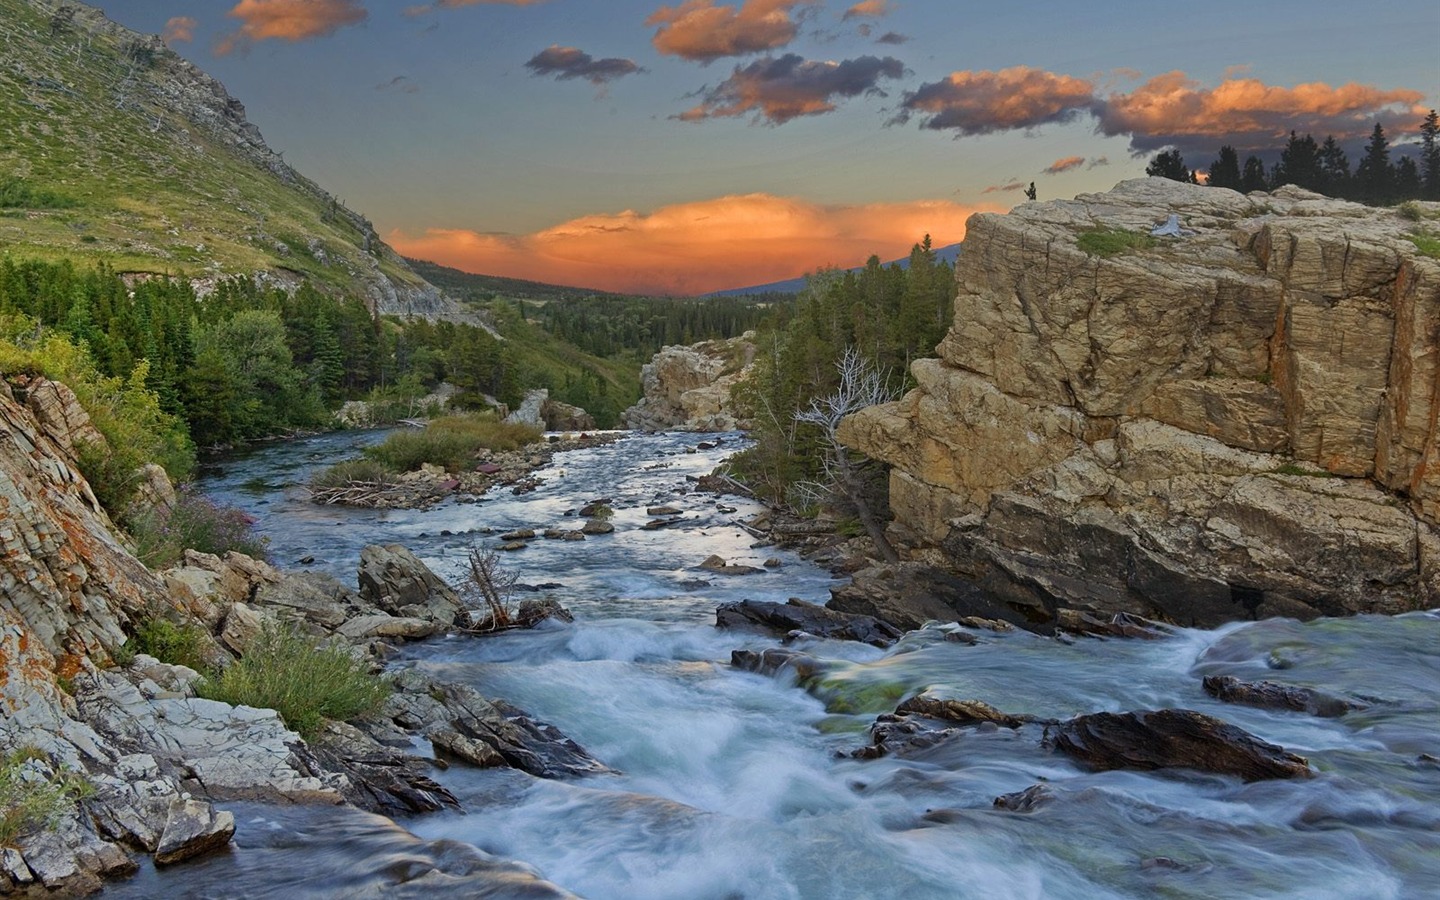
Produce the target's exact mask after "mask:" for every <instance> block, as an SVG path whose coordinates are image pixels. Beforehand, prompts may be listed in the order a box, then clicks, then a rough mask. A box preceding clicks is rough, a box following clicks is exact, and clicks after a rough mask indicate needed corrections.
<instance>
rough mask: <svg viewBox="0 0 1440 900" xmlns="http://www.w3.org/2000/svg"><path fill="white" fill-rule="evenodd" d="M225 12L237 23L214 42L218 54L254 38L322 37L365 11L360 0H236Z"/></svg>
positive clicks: (293, 39) (363, 16)
mask: <svg viewBox="0 0 1440 900" xmlns="http://www.w3.org/2000/svg"><path fill="white" fill-rule="evenodd" d="M226 15H228V16H229V17H230V18H232V19H239V20H240V22H241V25H240V29H239V30H238V31H234V32H231V33H230V34H227V35H225V36H224V37H223V38H221V39H220V43H218V44H217V45H216V46H215V53H216V54H217V55H219V56H224V55H226V54H228V53H231V52H233V51H235V50H239V49H243V48H245V47H248V46H249V45H250V44H253V43H255V42H256V41H266V40H281V41H290V42H292V43H294V42H297V41H308V40H310V39H312V38H317V37H326V36H328V35H331V34H334V33H335V32H336V31H339V30H340V29H341V28H344V27H346V26H347V25H355V24H358V23H360V22H363V21H365V19H366V17H367V16H369V13H367V12H366V11H365V8H364V7H363V6H361V5H360V0H240V2H239V3H236V4H235V6H234V7H233V8H232V9H231V10H230V12H228V13H226Z"/></svg>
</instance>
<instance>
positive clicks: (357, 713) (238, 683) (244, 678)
mask: <svg viewBox="0 0 1440 900" xmlns="http://www.w3.org/2000/svg"><path fill="white" fill-rule="evenodd" d="M197 692H198V693H199V695H200V696H201V697H207V698H209V699H211V700H220V701H223V702H225V703H231V704H235V705H237V706H254V707H259V708H261V709H273V710H275V711H276V712H278V713H279V714H280V717H281V718H282V719H284V720H285V724H286V725H288V726H289V727H291V728H293V729H294V730H296V731H298V732H299V733H300V734H302V735H304V736H306V737H312V736H314V734H315V733H316V732H317V731H318V730H319V729H320V726H321V725H322V724H323V723H324V722H325V720H326V719H339V720H342V721H343V720H347V719H354V718H359V717H361V716H364V715H366V714H367V713H370V712H373V711H374V710H376V709H377V708H379V706H380V704H381V703H383V702H385V698H386V697H388V696H389V695H390V686H389V685H388V684H386V683H385V682H384V681H383V680H382V679H380V678H379V677H377V676H375V675H372V674H370V672H369V670H368V668H367V667H366V664H365V663H364V662H363V661H361V660H358V659H356V658H354V657H353V656H351V655H350V654H349V653H348V652H347V651H346V650H345V649H344V648H343V647H338V646H335V645H328V644H327V645H319V646H317V645H316V644H315V642H314V641H313V640H312V639H311V638H309V637H307V636H305V635H303V634H301V633H299V632H298V631H296V630H294V629H293V628H274V627H267V628H266V629H265V630H264V631H263V632H262V633H261V635H260V637H259V638H257V639H256V641H255V643H254V644H253V645H252V646H251V647H250V649H249V650H248V651H247V652H246V653H245V655H244V656H243V657H241V658H240V659H239V660H238V661H237V662H235V663H232V664H231V665H230V667H229V668H227V669H225V671H223V672H221V673H220V674H219V675H217V676H215V677H213V678H206V679H203V680H202V681H201V682H200V684H199V685H198V686H197Z"/></svg>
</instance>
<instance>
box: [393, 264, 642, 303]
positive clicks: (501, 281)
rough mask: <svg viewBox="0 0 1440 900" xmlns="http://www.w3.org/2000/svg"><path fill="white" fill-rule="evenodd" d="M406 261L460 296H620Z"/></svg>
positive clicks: (474, 297)
mask: <svg viewBox="0 0 1440 900" xmlns="http://www.w3.org/2000/svg"><path fill="white" fill-rule="evenodd" d="M405 262H406V263H408V264H409V266H410V268H411V269H413V270H415V272H416V273H417V274H419V275H420V276H422V277H423V278H424V279H425V280H426V281H428V282H430V283H431V284H433V285H435V286H436V287H439V288H443V289H445V290H446V291H449V292H450V293H452V294H454V295H455V296H457V297H469V298H471V299H483V298H485V296H486V295H489V296H490V297H492V298H498V297H510V298H512V299H521V300H536V301H541V302H548V301H551V300H579V299H582V298H584V297H617V296H620V295H619V294H612V293H610V292H608V291H597V290H592V289H590V288H580V287H569V286H567V285H562V284H545V283H544V282H540V281H526V280H525V279H523V278H504V277H501V276H499V275H475V274H472V273H470V272H462V271H461V270H459V269H452V268H450V267H449V266H442V265H440V264H439V263H433V262H429V261H427V260H423V259H411V258H409V257H406V258H405Z"/></svg>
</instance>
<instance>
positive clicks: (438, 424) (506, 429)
mask: <svg viewBox="0 0 1440 900" xmlns="http://www.w3.org/2000/svg"><path fill="white" fill-rule="evenodd" d="M539 439H540V432H539V431H538V430H537V429H535V428H532V427H530V426H528V425H516V424H513V423H509V422H501V421H499V420H498V419H496V418H495V417H494V416H493V415H491V414H483V413H482V414H480V415H471V416H445V417H444V418H440V419H436V420H435V421H433V422H431V423H430V424H429V425H428V426H426V427H425V428H424V429H423V430H421V431H400V432H396V433H395V434H392V435H390V437H388V438H386V439H385V441H384V443H381V444H379V445H377V446H374V447H367V448H366V449H365V457H366V458H367V459H370V460H372V461H374V462H378V463H380V464H381V465H382V466H384V467H385V468H386V469H388V470H390V471H392V472H413V471H415V470H417V469H419V468H420V467H421V466H423V465H425V464H426V463H429V464H431V465H436V466H440V467H441V468H443V469H445V470H446V471H449V472H458V471H459V470H461V469H463V468H468V467H469V465H470V464H471V463H472V462H473V461H474V459H475V454H476V453H478V452H479V451H480V450H497V451H507V450H515V449H518V448H520V447H523V446H525V445H526V444H530V443H533V442H535V441H537V440H539Z"/></svg>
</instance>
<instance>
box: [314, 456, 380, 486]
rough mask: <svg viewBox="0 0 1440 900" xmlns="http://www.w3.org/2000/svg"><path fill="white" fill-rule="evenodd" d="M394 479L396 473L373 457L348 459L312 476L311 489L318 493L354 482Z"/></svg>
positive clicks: (375, 483)
mask: <svg viewBox="0 0 1440 900" xmlns="http://www.w3.org/2000/svg"><path fill="white" fill-rule="evenodd" d="M394 480H395V473H394V472H391V471H390V470H389V469H387V468H385V467H384V466H383V465H381V464H380V463H378V462H376V461H375V460H373V459H347V460H346V461H345V462H341V463H336V464H335V465H333V466H330V467H329V468H328V469H321V470H320V471H319V472H316V473H315V474H314V475H313V476H311V478H310V490H311V491H312V492H317V493H318V492H320V491H332V490H338V489H342V488H346V487H349V486H350V485H353V484H374V485H386V484H390V483H391V482H393V481H394Z"/></svg>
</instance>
